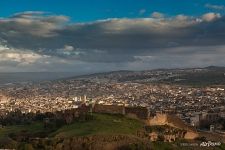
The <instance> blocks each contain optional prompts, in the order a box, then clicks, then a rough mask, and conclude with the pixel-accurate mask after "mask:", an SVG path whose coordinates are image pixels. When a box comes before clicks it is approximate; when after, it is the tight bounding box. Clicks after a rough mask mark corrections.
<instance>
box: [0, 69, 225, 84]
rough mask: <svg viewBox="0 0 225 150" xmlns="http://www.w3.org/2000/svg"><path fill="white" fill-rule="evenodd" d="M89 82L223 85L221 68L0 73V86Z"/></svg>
mask: <svg viewBox="0 0 225 150" xmlns="http://www.w3.org/2000/svg"><path fill="white" fill-rule="evenodd" d="M74 79H76V80H91V81H93V82H136V83H166V84H184V85H194V86H201V85H225V67H217V66H209V67H205V68H182V69H179V68H178V69H154V70H144V71H129V70H119V71H111V72H104V73H94V74H89V75H78V74H77V73H73V72H59V73H56V72H20V73H0V85H5V84H12V83H26V82H40V81H49V80H74Z"/></svg>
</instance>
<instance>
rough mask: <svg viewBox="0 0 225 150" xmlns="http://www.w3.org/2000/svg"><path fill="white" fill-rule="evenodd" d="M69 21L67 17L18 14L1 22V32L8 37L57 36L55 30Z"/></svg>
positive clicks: (32, 13) (40, 13)
mask: <svg viewBox="0 0 225 150" xmlns="http://www.w3.org/2000/svg"><path fill="white" fill-rule="evenodd" d="M67 21H68V17H66V16H54V15H48V14H45V13H44V12H31V11H29V12H23V13H17V14H15V15H13V16H11V17H9V18H6V19H1V20H0V32H2V33H3V34H6V35H7V36H12V37H13V36H15V35H18V36H26V35H32V36H38V37H49V36H55V35H56V34H55V32H54V30H57V29H60V27H62V26H63V25H64V23H66V22H67Z"/></svg>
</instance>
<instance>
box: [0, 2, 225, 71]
mask: <svg viewBox="0 0 225 150" xmlns="http://www.w3.org/2000/svg"><path fill="white" fill-rule="evenodd" d="M224 15H225V1H223V0H183V1H181V0H76V1H74V0H54V1H53V0H20V1H18V0H1V1H0V72H40V71H41V72H43V71H51V72H68V71H69V72H79V73H91V72H103V71H112V70H147V69H155V68H185V67H205V66H212V65H215V66H224V65H225V59H224V58H225V16H224Z"/></svg>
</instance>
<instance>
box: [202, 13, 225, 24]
mask: <svg viewBox="0 0 225 150" xmlns="http://www.w3.org/2000/svg"><path fill="white" fill-rule="evenodd" d="M220 17H221V15H220V14H219V13H213V12H211V13H206V14H204V15H203V16H202V19H203V21H208V22H210V21H214V20H216V19H218V18H220Z"/></svg>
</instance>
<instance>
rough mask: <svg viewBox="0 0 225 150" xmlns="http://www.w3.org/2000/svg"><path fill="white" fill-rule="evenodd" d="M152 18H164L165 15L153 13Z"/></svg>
mask: <svg viewBox="0 0 225 150" xmlns="http://www.w3.org/2000/svg"><path fill="white" fill-rule="evenodd" d="M151 16H152V17H153V18H164V14H163V13H160V12H153V13H152V14H151Z"/></svg>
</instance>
